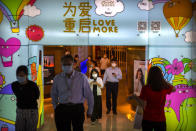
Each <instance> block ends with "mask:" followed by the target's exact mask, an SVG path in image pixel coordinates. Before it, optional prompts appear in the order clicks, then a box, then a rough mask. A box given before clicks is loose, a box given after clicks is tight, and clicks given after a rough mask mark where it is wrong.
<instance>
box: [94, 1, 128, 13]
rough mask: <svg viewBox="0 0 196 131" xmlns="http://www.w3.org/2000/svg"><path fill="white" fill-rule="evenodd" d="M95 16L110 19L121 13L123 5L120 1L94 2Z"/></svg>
mask: <svg viewBox="0 0 196 131" xmlns="http://www.w3.org/2000/svg"><path fill="white" fill-rule="evenodd" d="M95 5H96V14H98V15H104V16H108V17H112V16H115V15H117V13H120V12H123V10H124V4H123V2H122V1H120V0H95Z"/></svg>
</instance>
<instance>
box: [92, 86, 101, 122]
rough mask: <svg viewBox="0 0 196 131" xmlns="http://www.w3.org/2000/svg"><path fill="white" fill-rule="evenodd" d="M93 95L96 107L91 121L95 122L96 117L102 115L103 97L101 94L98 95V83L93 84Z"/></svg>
mask: <svg viewBox="0 0 196 131" xmlns="http://www.w3.org/2000/svg"><path fill="white" fill-rule="evenodd" d="M93 96H94V107H93V113H92V117H91V121H92V122H94V121H95V120H96V119H99V118H101V117H102V99H101V96H100V95H99V96H98V95H97V85H93Z"/></svg>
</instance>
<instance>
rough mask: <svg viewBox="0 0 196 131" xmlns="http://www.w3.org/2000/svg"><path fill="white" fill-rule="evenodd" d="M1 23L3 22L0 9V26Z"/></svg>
mask: <svg viewBox="0 0 196 131" xmlns="http://www.w3.org/2000/svg"><path fill="white" fill-rule="evenodd" d="M2 21H3V13H2V11H1V9H0V24H1V22H2Z"/></svg>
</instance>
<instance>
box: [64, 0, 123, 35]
mask: <svg viewBox="0 0 196 131" xmlns="http://www.w3.org/2000/svg"><path fill="white" fill-rule="evenodd" d="M98 5H99V4H98ZM117 5H121V6H122V9H121V10H120V11H118V10H116V11H117V12H121V11H122V10H123V9H124V7H123V4H122V3H121V2H117V3H115V2H114V1H113V2H112V3H111V2H110V3H107V2H106V1H104V0H103V1H102V3H100V6H107V7H110V6H111V9H113V8H112V7H115V6H117ZM63 8H65V13H64V17H65V19H64V20H63V22H64V24H65V29H64V32H65V33H67V32H69V33H77V32H79V33H90V32H98V33H101V32H102V33H118V27H117V26H116V23H115V20H110V19H107V20H102V19H100V20H93V19H91V15H90V13H89V12H90V10H91V9H92V6H91V5H90V3H89V2H80V3H79V5H78V6H76V5H73V4H72V2H69V3H67V2H65V3H64V6H63ZM97 8H98V7H97ZM109 9H110V8H109ZM77 11H79V15H78V16H77ZM111 11H112V10H111ZM111 11H110V12H111ZM116 11H113V12H114V13H115V14H117V12H116ZM68 14H69V15H71V17H67V16H68ZM111 14H112V13H111ZM100 15H101V14H100ZM105 16H106V15H105ZM76 17H79V18H80V19H79V21H77V20H76V19H75V18H76ZM76 24H79V30H76V28H75V27H76Z"/></svg>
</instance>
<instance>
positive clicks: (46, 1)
mask: <svg viewBox="0 0 196 131" xmlns="http://www.w3.org/2000/svg"><path fill="white" fill-rule="evenodd" d="M195 43H196V1H195V0H0V131H14V130H15V129H16V125H17V124H16V119H17V109H19V107H18V105H17V103H18V101H20V100H18V98H17V96H16V94H15V93H14V90H13V88H14V86H13V83H14V82H19V79H20V77H18V76H17V75H18V74H17V69H18V67H20V66H21V65H23V66H25V67H26V68H27V69H26V72H27V73H26V75H27V76H26V80H29V81H33V82H34V83H36V84H37V89H39V91H40V97H39V99H38V100H35V101H34V103H36V102H37V103H38V106H36V107H34V108H36V109H37V108H38V114H36V112H35V114H36V115H38V119H36V120H38V122H36V123H33V124H34V126H33V127H34V128H35V129H38V130H40V131H56V125H55V117H54V116H55V115H54V109H53V105H52V99H51V93H50V92H51V89H53V88H52V86H53V84H54V77H55V76H56V75H57V74H59V73H61V72H62V64H61V57H62V56H64V55H65V54H66V53H67V52H69V53H70V54H71V55H72V56H73V57H75V56H77V55H78V58H79V59H78V60H77V63H75V61H74V64H73V65H74V67H75V66H76V65H79V66H77V67H79V70H80V72H82V73H83V74H82V76H84V75H87V78H88V76H89V74H88V70H89V63H88V61H89V60H88V57H89V56H91V57H92V60H93V61H95V62H96V64H97V67H100V59H101V58H102V57H103V56H104V54H106V55H107V57H108V59H109V60H110V62H109V63H108V67H109V66H110V64H111V60H112V59H113V58H116V60H117V66H118V67H119V68H120V70H121V72H122V79H121V80H120V81H119V91H118V98H117V115H113V113H112V112H111V113H110V114H106V112H107V110H106V85H104V88H103V89H102V112H103V117H102V119H99V120H98V121H97V122H96V123H95V124H92V123H91V120H90V119H87V117H85V122H84V130H85V131H101V130H103V131H129V130H142V129H141V126H142V125H141V122H142V119H143V116H142V111H143V110H139V109H138V108H139V107H138V104H137V102H136V101H135V100H128V99H127V97H128V96H130V95H131V94H135V93H136V95H138V96H139V95H140V91H141V90H139V89H141V88H142V86H144V85H145V84H146V82H147V76H148V72H149V69H150V68H151V67H154V66H156V67H158V69H160V70H161V73H160V74H162V75H163V77H164V80H165V81H167V82H168V83H170V84H171V85H172V86H173V87H175V89H176V92H174V93H172V94H170V95H167V96H166V98H165V99H166V102H163V103H165V105H164V104H163V105H164V106H162V115H163V116H165V119H164V120H163V121H164V122H165V123H166V126H165V127H166V128H167V130H168V131H196V124H195V123H196V117H195V116H196V44H195ZM94 64H95V63H94ZM65 65H66V64H65ZM77 70H78V68H77ZM79 74H80V73H79ZM138 74H139V75H138ZM113 75H114V76H116V75H115V73H114V74H113ZM138 76H140V80H139V79H137V78H138ZM100 77H101V78H102V79H103V75H100ZM116 77H117V76H116ZM118 78H120V77H119V76H118ZM20 80H21V79H20ZM23 80H24V79H23ZM85 80H86V79H85ZM115 82H118V80H117V81H115ZM63 84H64V83H63ZM77 84H78V83H77ZM114 85H117V83H115V84H114ZM139 85H140V87H141V88H138V87H139ZM21 88H22V85H20V84H19V86H18V88H15V89H16V90H20V89H21ZM25 89H26V88H25ZM89 89H90V88H89ZM21 92H22V91H20V93H21ZM37 92H38V90H37ZM28 93H29V92H28ZM28 93H26V92H25V93H24V92H22V93H21V94H23V95H25V96H27V98H29V99H30V97H29V95H28ZM77 93H78V91H77ZM144 94H146V93H144ZM146 95H147V94H146ZM151 96H153V95H148V97H151ZM33 98H34V97H33ZM23 100H24V101H27V100H28V99H24V98H23V99H22V101H23ZM153 100H155V99H153ZM29 101H30V102H32V101H31V100H29ZM29 101H27V102H26V103H25V104H21V105H22V106H26V105H31V104H30V103H29ZM59 101H60V100H59ZM79 103H83V102H79ZM71 104H73V103H71ZM84 105H85V111H87V106H88V103H87V102H85V103H84ZM82 109H83V107H82ZM149 111H152V110H149ZM22 113H23V112H22ZM153 113H154V112H153ZM153 113H152V114H153ZM114 114H115V113H114ZM22 116H23V115H22ZM33 116H35V115H33ZM59 116H60V115H59ZM85 116H86V115H85ZM151 118H152V117H149V119H151ZM28 120H34V119H28ZM28 120H25V121H23V122H27V123H28V122H29V121H28ZM63 120H64V119H63ZM137 120H138V121H139V122H138V121H137ZM34 122H35V121H34ZM29 123H31V122H29ZM31 124H32V123H31ZM21 125H26V124H21ZM150 125H151V124H150ZM36 126H37V127H36ZM25 127H26V126H25ZM136 128H137V129H136ZM25 131H26V130H25Z"/></svg>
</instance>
